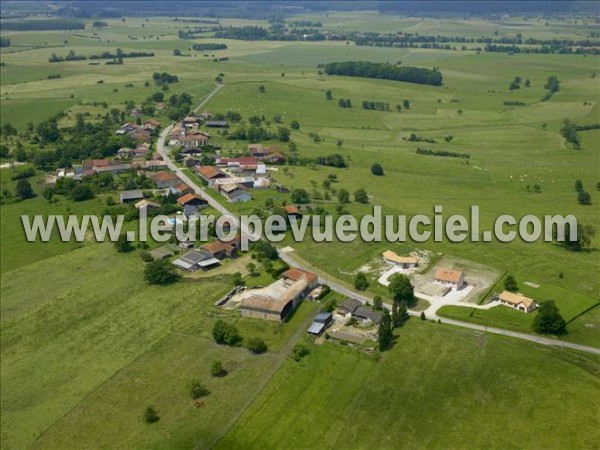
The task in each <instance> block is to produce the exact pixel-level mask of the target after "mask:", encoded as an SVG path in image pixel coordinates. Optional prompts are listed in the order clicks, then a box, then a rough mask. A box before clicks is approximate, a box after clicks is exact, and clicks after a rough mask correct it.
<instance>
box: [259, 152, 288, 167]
mask: <svg viewBox="0 0 600 450" xmlns="http://www.w3.org/2000/svg"><path fill="white" fill-rule="evenodd" d="M262 160H263V162H266V163H271V164H283V163H284V162H285V156H284V155H283V153H281V152H273V153H271V154H269V155H267V156H265V157H263V159H262Z"/></svg>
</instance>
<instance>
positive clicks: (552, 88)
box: [542, 75, 560, 102]
mask: <svg viewBox="0 0 600 450" xmlns="http://www.w3.org/2000/svg"><path fill="white" fill-rule="evenodd" d="M544 89H546V90H548V92H547V93H546V94H545V95H544V96H543V97H542V101H543V102H545V101H546V100H550V99H551V98H552V96H553V95H554V93H556V92H558V91H559V90H560V81H559V80H558V78H557V77H556V76H554V75H552V76H550V77H548V80H547V81H546V84H544Z"/></svg>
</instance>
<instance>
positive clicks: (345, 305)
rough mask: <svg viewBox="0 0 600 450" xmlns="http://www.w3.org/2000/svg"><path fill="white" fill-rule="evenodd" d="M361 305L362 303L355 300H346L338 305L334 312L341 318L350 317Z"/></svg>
mask: <svg viewBox="0 0 600 450" xmlns="http://www.w3.org/2000/svg"><path fill="white" fill-rule="evenodd" d="M361 305H362V303H361V302H360V301H358V300H356V299H355V298H348V299H346V300H344V301H343V302H342V303H340V304H339V305H338V307H337V309H336V312H337V313H338V314H341V315H342V316H351V315H352V314H354V311H356V308H358V307H359V306H361Z"/></svg>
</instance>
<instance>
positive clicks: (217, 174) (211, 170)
mask: <svg viewBox="0 0 600 450" xmlns="http://www.w3.org/2000/svg"><path fill="white" fill-rule="evenodd" d="M196 173H197V174H198V176H199V177H200V178H202V179H203V180H204V181H206V182H207V183H210V182H211V181H213V180H216V179H219V178H227V174H226V173H225V172H223V171H222V170H220V169H217V168H216V167H213V166H197V167H196Z"/></svg>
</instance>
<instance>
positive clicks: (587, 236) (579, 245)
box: [553, 222, 596, 252]
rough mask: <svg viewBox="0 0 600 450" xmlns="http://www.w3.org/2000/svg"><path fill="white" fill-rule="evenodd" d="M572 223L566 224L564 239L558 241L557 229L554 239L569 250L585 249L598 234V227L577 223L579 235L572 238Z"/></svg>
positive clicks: (554, 232)
mask: <svg viewBox="0 0 600 450" xmlns="http://www.w3.org/2000/svg"><path fill="white" fill-rule="evenodd" d="M570 231H571V225H570V224H569V223H567V224H566V225H565V229H564V232H565V236H564V240H563V241H558V235H557V230H556V229H555V230H554V231H553V235H554V239H555V240H556V241H557V242H558V243H559V244H560V245H562V246H563V247H565V248H566V249H567V250H571V251H574V252H579V251H583V250H585V249H586V248H588V247H589V246H590V245H591V244H592V240H593V239H594V236H595V235H596V229H595V228H594V227H593V226H592V225H581V224H580V223H579V222H578V223H577V236H576V237H574V238H573V239H571V236H570V234H571V233H570Z"/></svg>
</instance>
